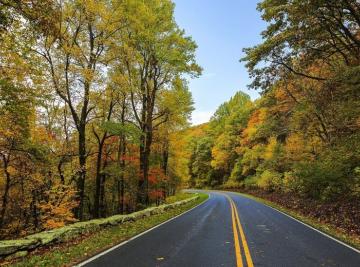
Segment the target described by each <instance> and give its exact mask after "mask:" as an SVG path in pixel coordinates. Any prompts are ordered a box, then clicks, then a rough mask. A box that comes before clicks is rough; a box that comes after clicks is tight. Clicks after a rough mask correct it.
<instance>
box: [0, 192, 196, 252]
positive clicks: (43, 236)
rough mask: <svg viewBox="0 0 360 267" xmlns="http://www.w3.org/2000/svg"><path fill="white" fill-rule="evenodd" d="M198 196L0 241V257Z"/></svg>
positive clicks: (87, 231) (152, 211) (138, 217)
mask: <svg viewBox="0 0 360 267" xmlns="http://www.w3.org/2000/svg"><path fill="white" fill-rule="evenodd" d="M198 198H199V196H194V197H191V198H188V199H185V200H181V201H178V202H174V203H171V204H164V205H160V206H157V207H151V208H147V209H144V210H141V211H137V212H134V213H131V214H127V215H114V216H111V217H107V218H104V219H95V220H90V221H85V222H77V223H74V224H69V225H67V226H64V227H61V228H57V229H53V230H49V231H44V232H40V233H37V234H33V235H29V236H26V237H25V238H22V239H16V240H3V241H0V258H5V257H14V258H16V257H23V256H26V255H27V254H28V252H29V251H31V250H33V249H35V248H38V247H41V246H46V245H51V244H55V243H62V242H65V241H68V240H71V239H74V238H76V237H77V236H79V235H81V234H84V233H91V232H95V231H97V230H99V229H101V228H104V227H108V226H115V225H119V224H122V223H125V222H130V221H136V220H139V219H141V218H144V217H148V216H151V215H154V214H161V213H163V212H165V211H166V210H169V209H173V208H176V207H179V206H181V205H184V204H186V203H189V202H192V201H195V200H196V199H198Z"/></svg>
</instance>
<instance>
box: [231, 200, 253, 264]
mask: <svg viewBox="0 0 360 267" xmlns="http://www.w3.org/2000/svg"><path fill="white" fill-rule="evenodd" d="M225 196H226V198H227V199H228V200H229V202H230V206H231V218H232V223H233V232H234V244H235V255H236V263H237V267H242V266H243V262H242V256H241V250H240V245H239V235H238V232H237V229H239V232H240V237H241V243H242V246H243V248H244V253H245V258H246V263H247V266H248V267H254V263H253V261H252V258H251V254H250V249H249V246H248V244H247V241H246V237H245V232H244V229H243V228H242V226H241V222H240V216H239V213H238V211H237V207H236V204H235V202H234V201H233V200H232V198H231V197H229V196H228V195H226V194H225ZM236 226H237V227H236Z"/></svg>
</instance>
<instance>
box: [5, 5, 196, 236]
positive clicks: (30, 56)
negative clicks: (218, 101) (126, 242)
mask: <svg viewBox="0 0 360 267" xmlns="http://www.w3.org/2000/svg"><path fill="white" fill-rule="evenodd" d="M173 11H174V4H173V3H172V2H171V1H170V0H150V1H142V0H126V1H121V0H119V1H109V0H100V1H98V0H74V1H73V0H69V1H68V0H65V1H62V0H61V1H57V0H38V1H36V0H34V1H30V0H29V1H27V0H26V1H24V0H1V1H0V46H1V51H0V73H1V76H0V121H1V125H0V168H1V172H0V194H1V195H0V198H1V200H0V237H1V238H2V239H3V238H9V237H10V238H11V237H12V238H13V237H18V236H24V235H27V234H30V233H33V232H38V231H43V230H48V229H53V228H57V227H61V226H63V225H65V224H68V223H72V222H75V221H82V220H88V219H92V218H100V217H106V216H110V215H113V214H123V213H129V212H132V211H135V210H139V209H142V208H144V207H146V206H148V205H154V204H158V203H160V202H162V201H163V199H164V198H165V197H166V196H168V195H172V194H174V192H175V190H176V188H177V186H178V185H179V183H180V180H179V177H177V176H175V175H174V174H173V173H172V172H171V170H170V169H169V168H168V158H169V137H170V134H171V133H173V132H175V131H178V130H180V129H183V128H184V127H186V126H188V124H189V122H188V121H189V118H190V115H191V111H192V110H193V100H192V96H191V93H190V91H189V89H188V85H187V80H186V79H185V78H184V77H197V76H198V75H200V73H201V68H200V66H198V65H197V63H196V62H195V50H196V44H195V42H194V41H193V40H192V39H191V38H190V37H188V36H186V34H185V32H184V31H183V30H181V29H180V28H179V27H178V25H177V24H176V22H175V20H174V15H173Z"/></svg>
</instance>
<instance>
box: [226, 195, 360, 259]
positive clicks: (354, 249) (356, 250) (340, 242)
mask: <svg viewBox="0 0 360 267" xmlns="http://www.w3.org/2000/svg"><path fill="white" fill-rule="evenodd" d="M223 192H228V193H235V194H237V195H240V196H243V197H246V198H247V199H250V200H254V201H256V202H257V203H260V204H263V205H264V206H267V207H269V208H271V209H273V210H275V211H277V212H279V213H281V214H283V215H285V216H287V217H289V218H291V219H293V220H295V221H297V222H299V223H301V224H302V225H305V226H307V227H309V228H310V229H312V230H314V231H316V232H318V233H320V234H322V235H324V236H326V237H328V238H330V239H332V240H334V241H336V242H338V243H339V244H341V245H343V246H345V247H347V248H349V249H352V250H353V251H355V252H357V253H360V250H358V249H356V248H354V247H352V246H350V245H348V244H346V243H344V242H342V241H340V240H339V239H336V238H335V237H332V236H331V235H328V234H326V233H324V232H322V231H320V230H319V229H316V228H314V227H312V226H311V225H309V224H307V223H304V222H302V221H300V220H298V219H296V218H294V217H293V216H291V215H289V214H287V213H285V212H283V211H281V210H278V209H276V208H273V207H271V206H269V205H267V204H265V203H262V202H260V201H257V200H256V199H252V198H250V197H247V196H246V195H243V194H241V193H237V192H231V191H223Z"/></svg>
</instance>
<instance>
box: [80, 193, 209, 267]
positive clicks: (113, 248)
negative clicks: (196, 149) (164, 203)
mask: <svg viewBox="0 0 360 267" xmlns="http://www.w3.org/2000/svg"><path fill="white" fill-rule="evenodd" d="M205 194H208V193H205ZM208 195H209V197H208V198H207V199H206V200H205V201H203V202H201V203H199V204H198V205H196V206H195V207H193V208H191V209H189V210H187V211H185V212H183V213H181V214H179V215H177V216H175V217H172V218H171V219H169V220H167V221H165V222H162V223H160V224H158V225H155V226H154V227H152V228H150V229H148V230H146V231H144V232H142V233H140V234H138V235H136V236H133V237H132V238H130V239H128V240H126V241H124V242H121V243H120V244H117V245H115V246H113V247H111V248H109V249H107V250H105V251H103V252H100V253H98V254H96V255H95V256H93V257H91V258H89V259H87V260H85V261H82V262H80V263H79V264H77V265H75V267H81V266H85V265H86V264H88V263H90V262H92V261H93V260H96V259H97V258H100V257H102V256H104V255H105V254H107V253H109V252H110V251H113V250H115V249H117V248H119V247H121V246H123V245H125V244H127V243H129V242H130V241H132V240H134V239H136V238H138V237H140V236H142V235H145V234H146V233H148V232H150V231H152V230H154V229H156V228H159V227H160V226H162V225H164V224H166V223H168V222H171V221H173V220H175V219H177V218H178V217H180V216H182V215H185V214H186V213H188V212H190V211H192V210H194V209H196V208H197V207H199V206H201V205H202V204H204V203H206V202H207V201H208V200H209V199H211V194H208Z"/></svg>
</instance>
